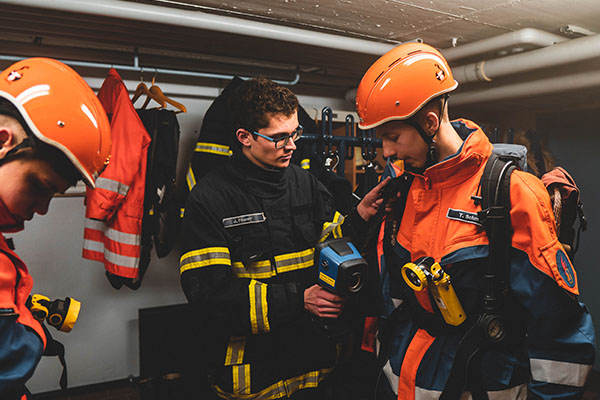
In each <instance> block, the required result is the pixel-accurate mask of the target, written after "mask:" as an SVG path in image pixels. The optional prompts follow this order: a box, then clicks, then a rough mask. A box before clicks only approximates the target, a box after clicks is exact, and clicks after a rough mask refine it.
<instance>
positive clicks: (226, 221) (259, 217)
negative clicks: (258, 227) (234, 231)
mask: <svg viewBox="0 0 600 400" xmlns="http://www.w3.org/2000/svg"><path fill="white" fill-rule="evenodd" d="M266 220H267V217H265V213H262V212H260V213H254V214H245V215H238V216H237V217H229V218H223V227H225V228H232V227H234V226H239V225H247V224H259V223H261V222H265V221H266Z"/></svg>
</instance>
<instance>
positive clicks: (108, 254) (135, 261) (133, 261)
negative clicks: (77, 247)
mask: <svg viewBox="0 0 600 400" xmlns="http://www.w3.org/2000/svg"><path fill="white" fill-rule="evenodd" d="M83 249H84V250H89V251H95V252H98V253H102V254H103V255H104V259H105V260H106V261H108V262H109V263H111V264H114V265H117V266H119V267H126V268H138V266H139V264H140V258H139V257H129V256H123V255H121V254H117V253H113V252H112V251H110V250H107V249H106V248H105V247H104V243H102V242H98V241H96V240H90V239H84V240H83Z"/></svg>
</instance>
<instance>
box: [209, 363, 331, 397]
mask: <svg viewBox="0 0 600 400" xmlns="http://www.w3.org/2000/svg"><path fill="white" fill-rule="evenodd" d="M331 371H333V368H326V369H321V370H317V371H310V372H307V373H306V374H304V375H300V376H296V377H294V378H290V379H286V380H282V381H279V382H276V383H274V384H272V385H271V386H269V387H267V388H266V389H263V390H261V391H260V392H258V393H249V394H238V393H227V392H225V391H224V390H223V389H221V388H220V387H218V386H217V385H213V389H214V390H215V392H216V393H217V395H218V396H219V397H220V398H222V399H228V400H235V399H238V400H272V399H281V398H283V397H291V396H292V395H293V394H294V393H295V392H297V391H298V390H301V389H306V388H314V387H317V386H318V385H319V383H320V382H321V381H323V379H325V378H326V377H327V375H329V374H330V373H331ZM238 385H239V384H238Z"/></svg>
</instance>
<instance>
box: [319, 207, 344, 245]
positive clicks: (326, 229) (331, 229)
mask: <svg viewBox="0 0 600 400" xmlns="http://www.w3.org/2000/svg"><path fill="white" fill-rule="evenodd" d="M345 219H346V217H344V216H343V215H342V214H340V213H339V212H337V211H336V212H335V215H334V216H333V221H332V222H324V223H323V229H322V230H321V238H320V239H319V242H323V241H325V239H327V237H328V236H329V235H330V234H331V233H333V237H334V238H341V237H342V224H343V223H344V220H345Z"/></svg>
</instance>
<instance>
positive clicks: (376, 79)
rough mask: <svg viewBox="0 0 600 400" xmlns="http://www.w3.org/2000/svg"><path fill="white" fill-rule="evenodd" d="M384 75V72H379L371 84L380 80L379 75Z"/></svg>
mask: <svg viewBox="0 0 600 400" xmlns="http://www.w3.org/2000/svg"><path fill="white" fill-rule="evenodd" d="M383 74H385V71H381V73H380V74H379V75H377V78H375V80H374V81H373V82H377V81H378V80H379V78H381V75H383Z"/></svg>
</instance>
